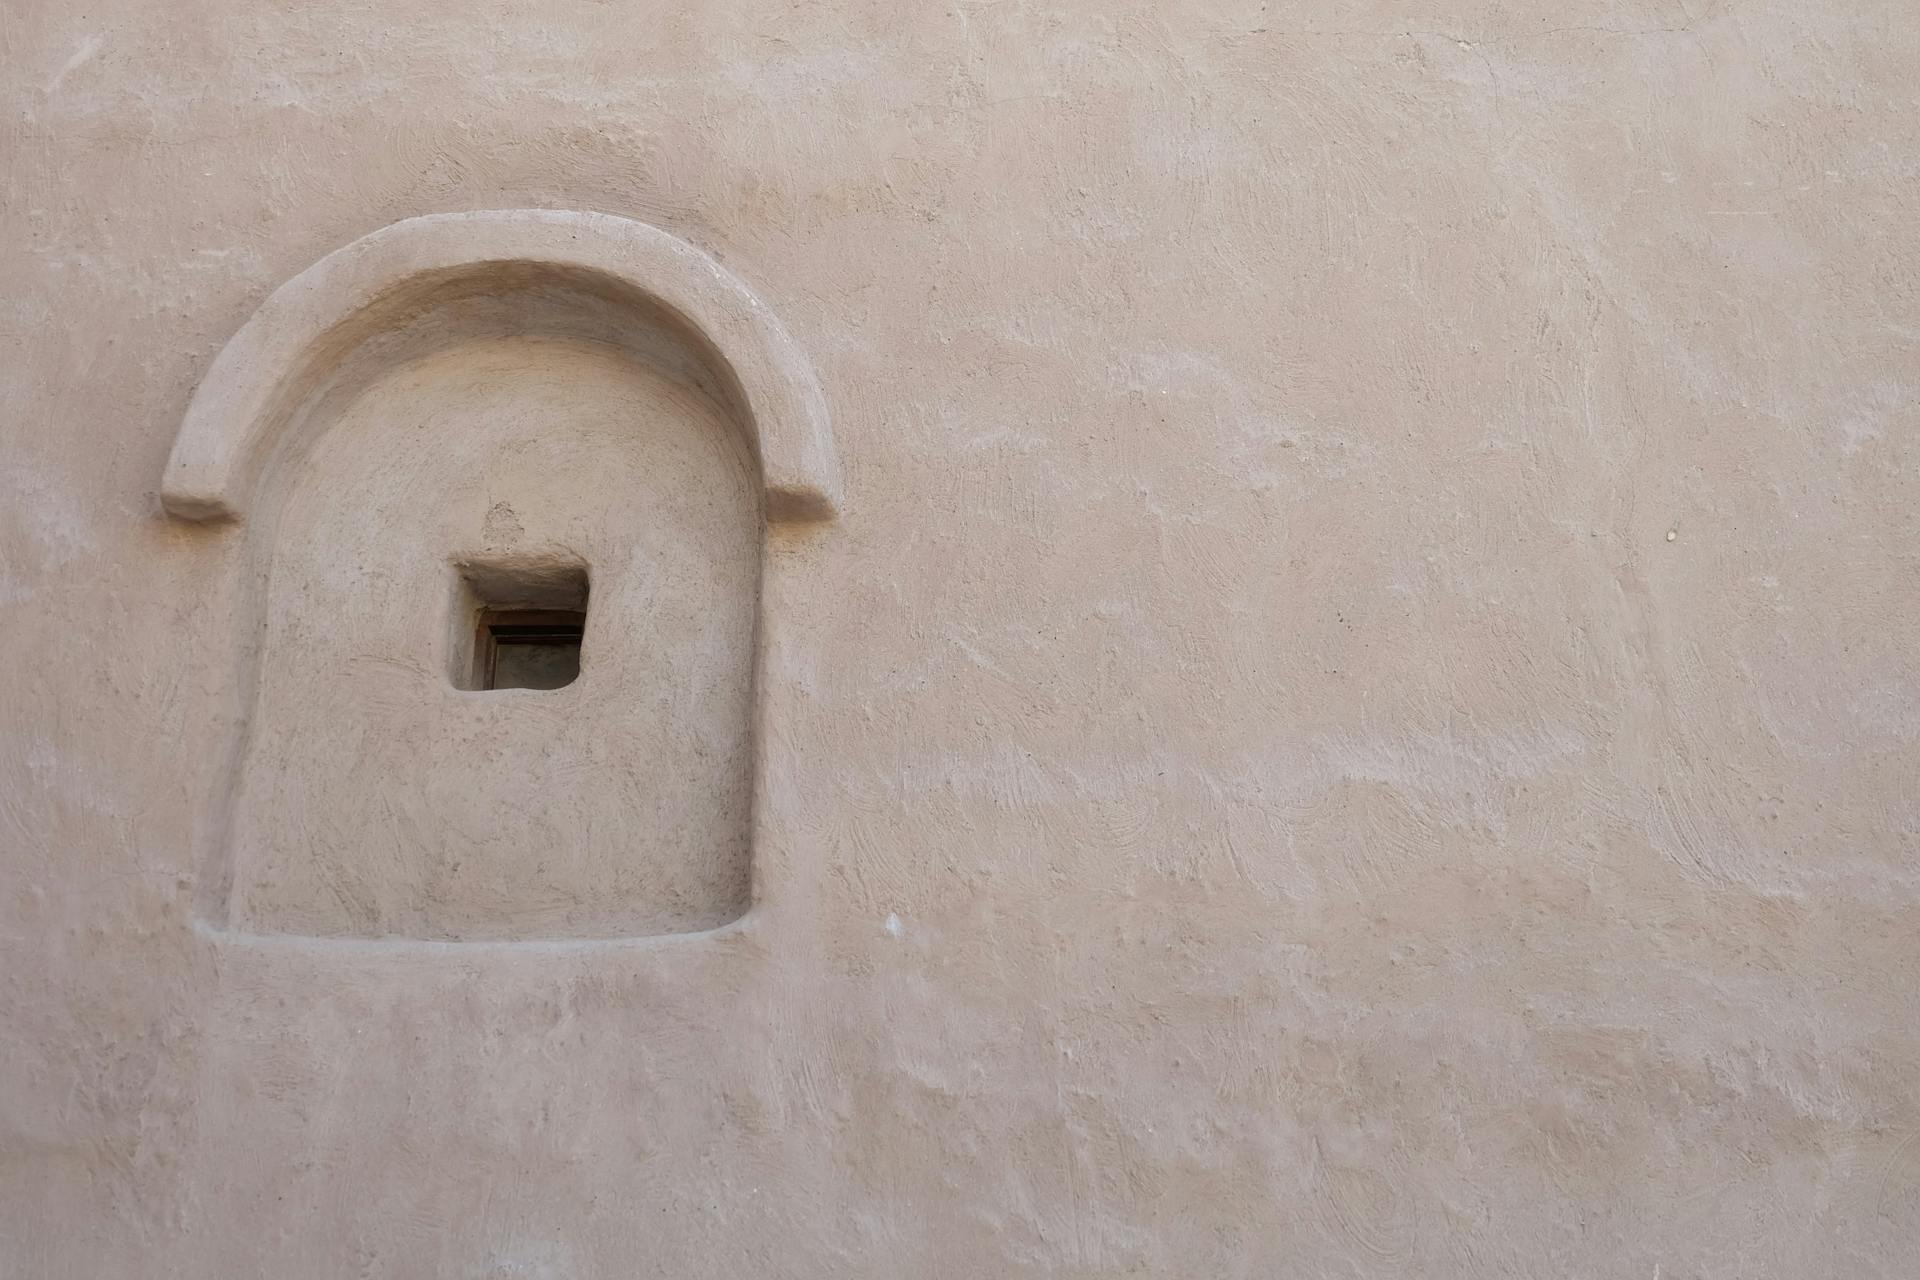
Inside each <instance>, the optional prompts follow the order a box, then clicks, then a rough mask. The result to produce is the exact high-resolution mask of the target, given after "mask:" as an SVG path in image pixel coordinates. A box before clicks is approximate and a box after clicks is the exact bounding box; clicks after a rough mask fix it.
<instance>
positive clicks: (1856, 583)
mask: <svg viewBox="0 0 1920 1280" xmlns="http://www.w3.org/2000/svg"><path fill="white" fill-rule="evenodd" d="M0 67H3V68H4V76H0V95H4V112H3V113H0V162H3V163H4V167H5V178H4V182H5V187H4V191H5V202H4V219H5V223H4V228H3V231H4V234H3V235H0V317H4V319H3V321H0V324H3V325H4V328H0V352H4V356H3V357H0V404H3V405H4V414H0V643H3V644H4V648H5V652H6V655H7V658H6V663H7V665H6V670H7V671H8V673H9V674H8V676H7V677H6V678H5V679H4V680H0V858H3V859H4V863H3V864H0V865H3V866H4V877H3V879H0V890H3V892H0V1033H3V1034H0V1043H3V1044H4V1046H5V1051H4V1053H0V1272H3V1273H4V1274H6V1275H9V1276H11V1275H19V1276H23V1277H38V1276H87V1277H118V1276H127V1277H134V1276H138V1277H147V1276H180V1277H207V1276H236V1277H237V1276H256V1275H259V1276H267V1275H271V1276H276V1277H308V1276H312V1277H332V1276H344V1275H366V1276H485V1277H520V1276H538V1277H590V1276H628V1275H670V1276H761V1275H765V1276H804V1277H827V1276H833V1277H840V1276H874V1277H899V1276H981V1277H1002V1276H1061V1277H1092V1276H1119V1275H1143V1276H1144V1275H1178V1276H1194V1277H1215V1276H1259V1277H1265V1276H1274V1275H1288V1276H1296V1275H1297V1276H1329V1277H1333V1276H1338V1277H1376V1276H1423V1277H1425V1276H1431V1277H1454V1276H1458V1277H1467V1276H1476V1277H1477V1276H1507V1277H1540V1276H1560V1275H1566V1276H1582V1277H1587V1276H1591V1277H1661V1278H1664V1280H1679V1278H1681V1277H1702V1278H1704V1277H1755V1276H1759V1277H1774V1276H1778V1277H1805V1276H1847V1277H1882V1276H1884V1277H1898V1276H1907V1275H1911V1274H1912V1272H1913V1266H1914V1263H1913V1258H1914V1256H1915V1255H1916V1253H1920V865H1917V861H1920V786H1916V783H1915V778H1916V773H1917V772H1920V670H1917V669H1916V661H1915V651H1916V644H1917V643H1920V611H1917V610H1916V607H1915V606H1916V602H1917V601H1920V587H1917V585H1916V572H1920V489H1917V487H1916V484H1915V480H1914V472H1915V465H1916V457H1915V430H1916V427H1920V409H1916V396H1917V394H1920V289H1917V276H1916V263H1920V252H1917V251H1920V229H1917V228H1916V220H1915V211H1916V209H1920V97H1916V84H1920V16H1916V13H1915V11H1914V9H1913V7H1912V5H1911V4H1910V3H1909V2H1908V0H1882V2H1879V3H1873V2H1868V0H1862V2H1860V3H1841V2H1837V0H1836V2H1831V3H1826V2H1816V3H1804V2H1799V0H1793V2H1789V0H1759V2H1757V3H1742V2H1741V0H1726V2H1725V3H1711V2H1710V0H1686V3H1679V2H1675V0H1663V2H1660V3H1655V2H1653V0H1645V2H1642V0H1622V2H1618V3H1605V2H1602V0H1560V2H1558V3H1553V4H1546V3H1540V4H1534V5H1515V4H1505V3H1495V2H1493V0H1436V2H1435V3H1423V4H1414V3H1410V2H1405V0H1374V2H1371V3H1352V4H1321V5H1305V4H1291V5H1289V4H1280V3H1273V2H1271V0H1269V2H1268V3H1260V2H1259V0H1244V2H1241V3H1218V4H1181V3H1165V4H1145V3H1133V4H1128V3H1110V2H1108V3H1098V4H1094V3H1086V4H1071V5H1049V6H1042V5H1031V4H1020V3H1015V2H1014V0H1000V2H999V3H966V2H962V3H954V4H941V5H927V6H913V5H903V4H900V3H897V2H895V0H887V2H886V3H851V2H845V0H833V2H830V3H815V4H792V5H788V4H780V5H773V4H752V3H746V2H744V0H738V2H729V3H706V4H701V5H696V6H653V5H623V4H587V3H580V4H557V3H544V4H505V3H464V4H454V3H448V2H447V0H428V2H426V3H419V4H410V5H366V4H348V3H341V2H339V0H316V2H314V3H303V4H297V5H293V4H286V5H283V4H265V3H239V2H236V0H226V2H219V0H181V2H178V3H168V4H157V3H146V4H140V3H130V2H129V0H105V2H103V3H88V4H84V5H80V4H71V3H52V2H51V0H16V2H15V3H13V4H12V5H11V6H9V8H8V9H7V11H6V12H5V14H4V15H0ZM520 205H532V206H550V207H559V208H577V209H594V210H604V211H607V212H611V213H617V214H621V215H624V216H627V217H632V218H637V219H640V220H642V221H646V222H651V223H654V224H657V225H659V226H661V227H664V228H666V229H667V230H669V231H672V232H673V233H675V234H676V235H678V236H681V237H683V238H684V239H686V240H687V241H689V242H691V243H693V244H695V245H697V246H699V247H700V248H702V249H704V250H706V251H707V252H709V253H711V254H713V255H714V256H715V257H716V258H718V259H719V260H720V261H722V262H723V263H725V264H726V265H727V266H728V267H729V268H730V269H732V270H733V271H734V272H736V273H738V274H739V275H740V276H741V277H742V278H743V279H745V280H746V281H748V282H749V283H750V284H751V285H752V287H753V288H754V289H755V290H756V291H757V293H758V294H759V296H760V297H761V298H762V299H763V300H765V301H766V302H767V303H768V305H769V306H770V307H771V308H772V309H773V311H774V312H775V313H777V315H778V316H779V318H780V320H781V321H782V322H783V323H784V324H785V325H786V327H787V328H788V329H789V330H790V331H791V333H792V335H793V337H794V339H795V340H796V342H797V343H798V345H799V347H800V348H801V349H802V350H803V351H805V352H806V353H807V355H808V356H809V357H810V359H811V360H812V362H813V365H814V368H815V370H816V372H817V374H818V377H819V381H820V385H821V387H822V389H823V391H824V394H825V397H826V401H827V405H828V409H829V411H830V413H831V416H832V420H833V424H834V429H835V433H836V435H837V438H838V442H839V447H840V454H841V463H842V466H843V468H844V473H845V486H844V503H843V509H842V512H841V514H840V517H839V518H838V519H837V520H835V521H832V522H829V523H825V524H819V525H810V526H804V527H798V528H787V527H784V526H775V527H771V528H770V529H769V531H768V532H767V533H766V535H765V538H764V545H763V554H762V558H761V563H760V566H759V567H760V570H761V573H762V591H763V600H762V604H763V606H764V607H765V608H766V609H767V610H769V611H771V612H772V613H773V614H777V616H778V617H779V619H780V622H781V627H780V635H779V637H778V642H777V643H771V642H770V643H769V645H768V647H767V648H766V649H765V651H764V653H763V655H762V661H763V668H762V672H761V676H762V680H761V685H760V687H759V688H758V689H757V690H756V691H755V697H756V699H757V707H758V711H757V712H756V714H759V715H762V716H764V717H765V719H764V721H763V723H764V724H766V725H767V726H769V730H768V732H767V733H766V734H765V735H764V736H763V738H762V740H761V741H760V742H759V744H758V748H757V750H758V751H759V753H760V761H761V765H760V767H761V768H762V770H763V776H764V779H765V783H764V785H763V787H762V790H761V792H760V793H759V794H758V795H757V796H756V797H755V798H754V801H753V804H754V806H755V814H754V818H753V822H754V828H753V829H754V833H755V840H756V844H755V849H754V852H753V858H754V875H755V882H756V884H759V885H761V886H762V887H763V889H764V892H763V894H762V897H761V899H760V901H759V902H758V903H757V904H756V905H755V907H754V910H753V911H752V912H750V913H749V914H748V917H747V921H746V923H745V924H743V925H742V926H741V927H737V928H729V929H726V930H722V931H721V932H720V933H718V934H713V935H694V936H660V937H651V938H644V937H642V938H629V939H623V940H620V941H618V942H616V943H606V942H598V941H592V940H581V939H574V940H567V939H554V940H546V941H536V942H526V941H520V942H513V941H499V942H488V941H479V942H468V943H455V944H446V943H423V942H420V941H417V940H413V939H402V940H394V939H388V940H380V939H378V938H362V939H358V940H351V939H349V940H340V939H332V940H313V939H302V938H300V937H296V936H288V935H278V936H266V937H251V936H247V937H242V936H239V935H236V934H235V933H233V932H231V931H222V930H217V929H209V928H207V927H206V924H205V921H204V919H203V916H202V912H201V909H200V907H199V906H197V905H196V904H197V903H198V902H199V901H200V895H201V890H202V888H203V886H202V885H201V884H200V881H201V879H202V876H203V872H204V866H203V865H202V863H201V861H200V860H199V858H198V855H197V850H198V848H199V840H200V836H201V834H202V833H201V832H200V830H199V828H200V825H201V824H202V822H203V818H204V810H205V806H206V797H207V794H208V789H209V787H210V786H211V785H212V783H213V780H214V778H215V777H216V776H217V774H218V772H219V769H220V767H221V764H220V758H221V751H222V746H221V744H222V743H223V741H225V739H226V737H227V734H228V731H229V729H230V728H231V727H232V726H231V721H232V716H231V712H230V709H229V703H230V700H231V698H232V687H233V686H232V681H233V664H232V662H231V660H230V659H231V649H232V646H231V643H230V638H231V636H232V634H233V630H232V628H233V627H234V625H235V617H236V613H235V611H236V609H237V608H238V607H239V606H240V603H241V600H242V597H243V596H244V594H245V593H244V590H243V582H244V580H245V578H246V555H245V545H244V544H245V537H244V535H243V533H242V531H241V529H239V528H235V527H232V526H228V527H225V528H220V527H214V528H203V527H196V526H192V525H186V524H182V523H179V522H177V521H172V520H169V519H167V518H166V517H165V516H164V515H163V514H162V512H161V511H160V508H159V505H158V499H157V494H158V486H159V482H160V476H161V472H162V469H163V466H164V464H165V461H166V458H167V453H168V450H169V448H170V446H171V444H172V441H173V438H174V434H175V432H176V430H177V429H178V428H179V426H180V422H181V418H182V415H183V413H184V411H185V408H186V405H187V401H188V398H189V396H190V394H191V392H192V390H193V388H194V387H195V385H196V383H198V381H199V380H200V379H201V378H202V376H203V375H204V374H205V373H206V372H207V369H208V366H209V364H210V362H211V361H212V359H213V357H214V355H215V354H216V353H217V352H218V351H219V350H220V348H221V346H222V345H223V344H224V343H225V342H226V340H227V339H228V338H229V336H231V335H232V334H233V333H234V331H235V330H236V329H238V328H239V326H240V325H241V324H242V323H244V322H245V320H246V319H247V317H248V316H249V315H250V314H252V312H253V311H254V309H255V308H257V307H258V306H259V305H260V303H261V302H262V300H263V299H264V298H265V297H266V296H267V295H268V294H269V293H270V292H271V291H272V290H273V289H274V288H275V287H277V286H278V285H279V284H280V283H281V282H283V281H285V280H287V279H288V278H290V277H292V276H293V275H295V274H296V273H298V272H300V271H301V270H303V269H304V268H306V267H307V266H308V265H309V264H311V263H313V262H314V261H315V260H316V259H318V258H319V257H321V256H322V255H323V254H325V253H327V252H328V251H330V250H333V249H334V248H336V247H338V246H340V245H342V244H344V243H346V242H348V241H351V240H353V239H355V238H356V237H358V236H361V235H363V234H366V233H368V232H370V231H373V230H375V229H377V228H379V227H381V226H384V225H386V224H388V223H391V222H394V221H396V220H399V219H402V218H406V217H410V216H414V215H419V214H426V213H436V212H442V211H450V210H463V209H490V208H500V207H506V206H520ZM522 390H524V388H523V389H522ZM528 394H532V393H528ZM316 518H319V517H316ZM436 607H437V606H436ZM375 932H378V931H377V930H376V931H375Z"/></svg>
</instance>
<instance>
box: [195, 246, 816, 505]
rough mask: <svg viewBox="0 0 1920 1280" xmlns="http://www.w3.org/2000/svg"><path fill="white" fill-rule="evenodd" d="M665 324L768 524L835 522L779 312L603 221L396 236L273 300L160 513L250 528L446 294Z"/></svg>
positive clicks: (227, 357) (216, 369)
mask: <svg viewBox="0 0 1920 1280" xmlns="http://www.w3.org/2000/svg"><path fill="white" fill-rule="evenodd" d="M530 269H531V270H532V271H534V272H544V273H547V274H550V275H555V276H558V277H561V278H564V279H566V280H569V281H573V282H576V283H578V284H580V285H581V286H582V287H584V288H587V289H588V290H590V291H592V292H595V293H600V294H603V295H605V294H609V293H610V294H612V295H613V296H614V298H615V299H616V301H619V300H626V301H631V302H637V303H641V304H644V305H651V307H653V308H655V309H657V310H658V311H660V312H662V313H664V315H665V316H666V317H667V318H669V319H670V320H672V321H673V322H675V326H676V327H677V328H679V329H680V330H681V331H682V335H681V336H682V337H683V338H686V339H688V340H689V341H690V342H691V344H692V345H693V346H694V348H695V349H696V351H697V352H698V355H699V357H700V358H701V362H702V363H703V364H705V365H706V372H708V373H709V374H711V375H712V377H713V378H714V380H715V382H716V383H717V388H716V389H717V390H718V391H719V392H720V395H721V398H722V399H723V400H726V401H729V402H730V404H729V407H730V408H731V409H732V410H733V411H734V414H735V416H736V417H737V418H738V419H739V421H740V425H741V427H742V429H743V430H744V431H745V432H746V433H747V436H748V440H749V443H750V444H751V445H752V447H753V449H754V452H755V453H756V455H757V457H758V460H759V465H760V476H761V482H762V484H763V486H764V492H765V501H766V514H767V518H768V519H769V520H773V521H784V520H824V519H831V518H833V517H834V516H835V515H837V514H838V510H839V506H840V470H839V459H838V455H837V453H836V450H835V447H834V440H833V433H832V429H831V427H830V425H829V423H828V419H827V413H826V405H825V401H824V399H823V397H822V396H821V394H820V388H819V384H818V383H817V382H816V381H815V379H814V376H813V371H812V369H811V368H810V367H809V365H808V363H807V361H806V360H805V359H804V358H803V357H802V355H801V353H800V351H799V349H798V347H796V346H795V344H794V342H793V339H792V338H791V337H790V336H789V335H788V334H787V332H786V330H785V329H784V328H783V327H782V326H781V325H780V323H779V321H778V320H777V319H776V318H775V317H774V315H773V313H772V311H771V310H770V309H769V308H768V307H767V306H766V304H765V303H763V302H762V301H761V300H760V299H759V298H758V297H757V296H755V294H754V293H753V291H752V290H751V289H749V288H748V287H747V286H746V284H745V283H743V282H742V281H741V280H740V279H739V278H738V277H736V276H735V275H733V274H732V273H731V272H729V271H728V270H727V269H726V268H724V267H722V266H721V265H720V264H719V263H718V262H716V261H715V260H714V259H713V258H712V257H710V256H709V255H707V254H706V253H703V252H702V251H701V250H699V249H697V248H695V247H694V246H692V245H690V244H688V243H687V242H686V241H684V240H681V239H679V238H677V237H675V236H673V235H670V234H668V233H667V232H665V231H662V230H660V229H659V228H657V227H652V226H648V225H647V224H645V223H642V222H636V221H634V220H632V219H630V218H622V217H617V216H614V215H612V214H604V213H584V212H578V211H573V210H562V209H501V210H488V211H482V212H473V213H447V214H431V215H427V216H425V217H419V218H409V219H407V220H405V221H402V222H396V223H394V224H392V225H391V226H387V227H384V228H382V229H380V230H378V231H375V232H372V233H371V234H369V235H366V236H363V237H361V238H360V239H358V240H355V241H353V242H352V243H351V244H348V245H345V246H343V247H342V248H340V249H337V250H335V251H334V252H332V253H330V254H328V255H327V256H326V257H324V258H322V259H320V260H319V261H318V262H316V263H314V264H313V265H312V266H311V267H308V268H307V269H306V270H305V271H303V272H301V273H300V274H299V275H297V276H295V277H294V278H293V279H291V280H289V281H287V282H286V283H285V284H283V285H281V286H280V288H278V289H276V290H275V291H274V292H273V294H272V295H271V296H270V297H268V299H267V300H266V301H265V302H264V303H263V304H261V306H260V309H259V310H258V311H256V312H255V313H254V314H253V316H252V318H251V319H249V320H248V321H247V323H246V324H245V325H243V326H242V327H241V329H240V331H239V332H238V333H236V334H235V335H234V336H233V338H232V339H231V340H230V341H228V343H227V345H226V346H225V347H224V348H223V349H222V350H221V352H220V354H219V356H218V357H216V358H215V360H214V362H213V365H212V367H211V368H210V369H209V370H208V372H207V375H206V377H205V379H204V380H203V381H202V382H201V384H200V386H199V388H198V390H196V391H195V392H194V395H193V399H192V401H191V402H190V403H189V404H188V406H187V413H186V417H185V419H184V420H183V421H182V423H181V425H180V432H179V435H178V436H177V437H176V438H175V440H174V445H173V452H172V454H171V456H170V457H169V458H168V460H167V469H166V474H165V477H164V478H163V480H162V482H161V487H160V498H161V503H162V505H163V506H164V507H165V508H166V510H167V511H168V513H169V514H171V515H173V516H175V517H177V518H180V519H183V520H194V521H230V520H238V519H241V518H243V517H244V516H245V515H246V512H247V510H248V506H249V502H250V499H251V497H252V494H253V489H254V487H255V483H256V481H257V480H258V479H259V476H260V474H261V472H262V470H263V467H264V465H265V459H266V458H267V457H268V456H270V455H271V454H272V452H273V450H274V449H275V447H276V446H277V445H278V444H279V443H280V440H279V437H280V436H281V435H282V434H283V433H284V432H285V431H286V429H287V428H288V426H289V425H290V424H291V423H293V422H294V421H295V420H296V419H297V417H298V415H299V410H300V409H301V407H302V406H303V405H305V404H307V403H308V402H309V401H311V400H312V399H313V398H314V397H315V396H316V395H317V394H318V393H319V392H320V391H322V390H323V389H324V388H325V386H326V385H327V383H328V380H329V378H330V377H331V376H332V375H333V373H334V372H335V371H336V370H337V369H338V368H339V366H340V365H341V364H342V362H343V361H345V360H346V358H347V357H348V356H350V355H351V354H352V353H353V352H354V351H356V350H357V349H358V348H360V347H361V346H362V345H363V344H365V343H366V342H368V341H369V340H371V339H374V338H376V337H378V336H380V335H381V334H382V333H384V332H386V331H389V330H394V329H398V328H401V327H403V326H404V325H405V324H407V323H408V322H409V321H411V320H412V319H414V318H415V317H416V316H417V315H418V314H420V312H421V311H423V310H425V309H427V308H430V307H431V306H433V305H436V304H437V302H439V301H440V300H442V299H443V298H444V297H445V295H446V291H447V289H448V288H455V289H458V290H460V291H463V292H464V293H466V294H468V295H473V294H476V293H477V294H482V295H484V294H485V293H486V292H487V290H488V283H489V276H490V275H499V276H501V277H502V278H503V279H507V280H511V281H514V282H515V283H524V280H525V277H526V273H527V272H528V271H529V270H530Z"/></svg>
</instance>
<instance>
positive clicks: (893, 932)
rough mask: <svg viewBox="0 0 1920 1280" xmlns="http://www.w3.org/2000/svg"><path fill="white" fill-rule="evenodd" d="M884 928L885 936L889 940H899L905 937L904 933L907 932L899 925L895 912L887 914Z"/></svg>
mask: <svg viewBox="0 0 1920 1280" xmlns="http://www.w3.org/2000/svg"><path fill="white" fill-rule="evenodd" d="M885 927H886V930H887V936H888V937H890V938H901V937H905V936H906V932H907V931H906V928H905V926H903V925H902V924H901V923H900V917H899V915H898V914H897V913H895V912H892V911H889V912H887V923H886V926H885Z"/></svg>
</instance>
